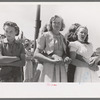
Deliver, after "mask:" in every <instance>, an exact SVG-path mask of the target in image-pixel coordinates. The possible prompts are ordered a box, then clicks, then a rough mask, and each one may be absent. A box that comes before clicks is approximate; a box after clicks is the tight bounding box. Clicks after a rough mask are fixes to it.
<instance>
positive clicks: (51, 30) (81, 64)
mask: <svg viewBox="0 0 100 100" xmlns="http://www.w3.org/2000/svg"><path fill="white" fill-rule="evenodd" d="M64 28H65V24H64V20H63V18H62V17H60V16H58V15H55V16H53V17H52V18H51V19H50V21H49V24H46V26H45V27H44V28H43V30H42V32H41V35H40V36H39V38H38V39H37V41H36V49H35V51H34V50H32V47H31V45H30V44H29V43H30V41H29V39H26V40H25V42H24V44H22V43H20V42H19V41H17V40H16V39H15V36H18V35H19V27H18V26H17V24H16V23H14V22H5V23H4V26H3V29H4V34H5V36H6V38H5V39H4V42H3V43H1V44H0V81H1V82H21V81H23V82H99V80H100V79H99V77H98V74H97V71H98V70H99V68H98V63H99V61H100V56H99V55H95V56H93V53H94V51H93V45H92V43H90V42H89V41H88V37H89V34H88V29H87V27H85V26H82V25H80V24H78V23H75V24H72V26H71V27H70V28H69V31H68V33H67V34H66V36H63V35H62V34H61V32H60V31H63V30H64Z"/></svg>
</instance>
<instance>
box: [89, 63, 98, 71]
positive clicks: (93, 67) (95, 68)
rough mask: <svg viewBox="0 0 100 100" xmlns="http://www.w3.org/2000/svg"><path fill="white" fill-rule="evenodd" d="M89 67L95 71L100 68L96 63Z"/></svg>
mask: <svg viewBox="0 0 100 100" xmlns="http://www.w3.org/2000/svg"><path fill="white" fill-rule="evenodd" d="M89 68H90V69H91V70H93V71H98V70H99V67H98V65H96V64H93V66H89Z"/></svg>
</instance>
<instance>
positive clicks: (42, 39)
mask: <svg viewBox="0 0 100 100" xmlns="http://www.w3.org/2000/svg"><path fill="white" fill-rule="evenodd" d="M45 45H46V37H45V34H44V33H43V34H42V35H41V36H40V37H39V38H38V40H37V48H38V49H40V50H44V48H45Z"/></svg>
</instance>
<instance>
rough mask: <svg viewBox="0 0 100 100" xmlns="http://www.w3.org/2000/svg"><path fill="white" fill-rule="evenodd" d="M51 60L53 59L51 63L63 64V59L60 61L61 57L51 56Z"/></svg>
mask: <svg viewBox="0 0 100 100" xmlns="http://www.w3.org/2000/svg"><path fill="white" fill-rule="evenodd" d="M52 58H53V62H54V63H57V64H59V63H62V62H63V59H62V57H60V56H58V55H55V54H54V55H53V56H52Z"/></svg>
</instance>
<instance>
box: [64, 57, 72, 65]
mask: <svg viewBox="0 0 100 100" xmlns="http://www.w3.org/2000/svg"><path fill="white" fill-rule="evenodd" d="M71 61H72V59H71V58H69V57H66V58H65V59H64V63H66V64H70V63H71Z"/></svg>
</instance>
